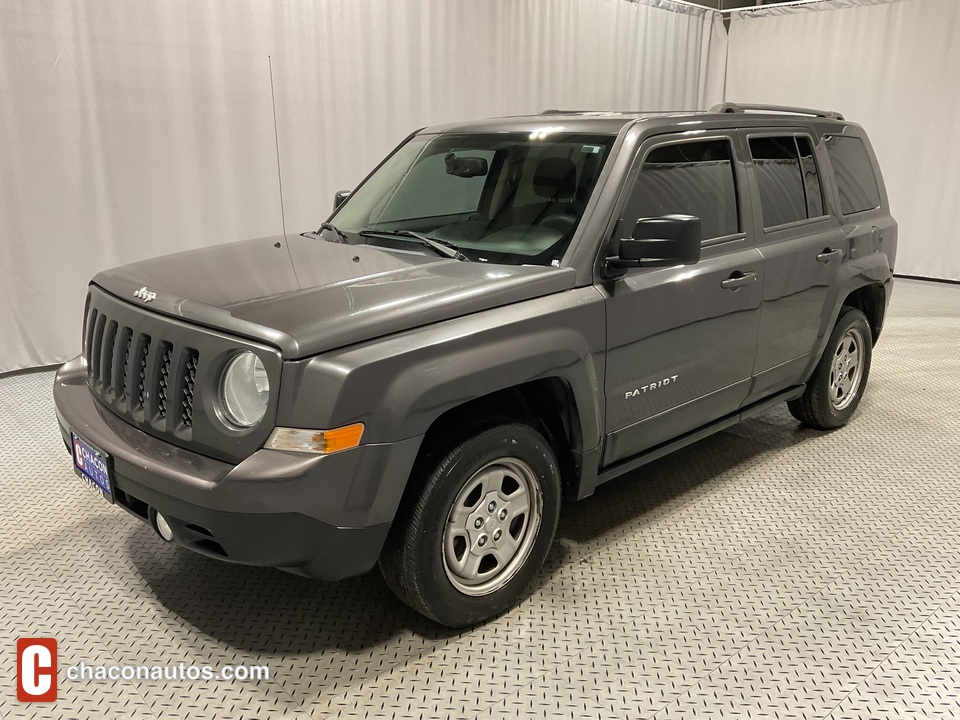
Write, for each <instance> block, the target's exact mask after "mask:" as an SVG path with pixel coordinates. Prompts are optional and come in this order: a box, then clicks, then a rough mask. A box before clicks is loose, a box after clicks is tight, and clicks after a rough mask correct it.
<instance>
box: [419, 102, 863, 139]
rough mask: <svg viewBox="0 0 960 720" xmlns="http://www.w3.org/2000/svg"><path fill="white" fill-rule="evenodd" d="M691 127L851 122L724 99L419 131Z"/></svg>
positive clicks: (609, 132)
mask: <svg viewBox="0 0 960 720" xmlns="http://www.w3.org/2000/svg"><path fill="white" fill-rule="evenodd" d="M681 123H682V124H683V126H684V129H687V130H694V129H697V128H698V127H699V128H710V127H745V128H752V127H759V126H765V127H770V126H774V127H787V126H794V127H796V126H797V125H803V126H812V125H816V126H819V127H824V126H826V127H831V126H832V127H833V128H838V127H842V126H847V125H850V124H851V123H847V122H845V121H844V120H843V117H842V116H841V115H840V114H839V113H836V112H831V111H822V110H811V109H806V108H792V107H786V106H770V105H736V104H734V103H725V104H723V105H717V106H714V107H713V108H711V109H710V110H659V111H650V110H637V111H632V110H545V111H543V112H541V113H539V114H536V115H512V116H507V117H495V118H486V119H483V120H471V121H466V122H455V123H446V124H443V125H434V126H431V127H427V128H424V129H423V130H422V131H421V132H423V133H488V132H518V133H532V132H537V131H542V130H545V129H550V130H552V131H555V132H557V131H561V130H562V131H564V132H571V133H586V134H607V135H617V134H619V133H620V131H621V130H623V128H624V127H626V126H627V125H633V124H642V125H645V126H648V127H650V128H651V129H654V128H663V129H667V128H676V127H677V125H679V124H681Z"/></svg>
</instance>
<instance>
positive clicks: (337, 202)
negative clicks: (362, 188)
mask: <svg viewBox="0 0 960 720" xmlns="http://www.w3.org/2000/svg"><path fill="white" fill-rule="evenodd" d="M352 192H353V190H337V192H335V193H334V194H333V209H334V210H337V209H338V208H339V207H340V206H341V205H343V204H344V203H345V202H346V201H347V198H348V197H350V193H352Z"/></svg>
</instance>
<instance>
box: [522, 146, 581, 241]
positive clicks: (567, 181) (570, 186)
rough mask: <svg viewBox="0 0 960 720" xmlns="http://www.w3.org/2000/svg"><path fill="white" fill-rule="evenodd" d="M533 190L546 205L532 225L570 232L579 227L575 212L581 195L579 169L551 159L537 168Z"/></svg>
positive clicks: (560, 158)
mask: <svg viewBox="0 0 960 720" xmlns="http://www.w3.org/2000/svg"><path fill="white" fill-rule="evenodd" d="M533 190H534V192H535V193H536V194H537V195H539V196H540V197H542V198H544V200H545V201H546V202H545V203H544V204H543V207H542V208H541V209H540V211H539V212H538V213H537V215H536V216H535V217H534V218H533V219H532V221H531V222H530V225H541V226H543V227H550V228H553V229H554V230H559V231H561V232H566V231H567V230H569V229H570V228H571V227H572V226H573V225H574V224H575V223H576V218H575V217H574V214H573V212H572V210H573V203H574V200H575V199H576V195H577V166H576V165H574V164H573V161H572V160H569V159H567V158H564V157H547V158H544V159H543V160H541V161H540V163H539V164H538V165H537V169H536V172H535V173H534V175H533Z"/></svg>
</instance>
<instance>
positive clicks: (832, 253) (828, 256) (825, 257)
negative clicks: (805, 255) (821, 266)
mask: <svg viewBox="0 0 960 720" xmlns="http://www.w3.org/2000/svg"><path fill="white" fill-rule="evenodd" d="M842 257H843V250H841V249H839V248H837V249H836V250H835V249H833V248H824V249H823V252H822V253H820V254H819V255H817V262H822V263H828V262H830V261H831V260H833V259H834V258H842Z"/></svg>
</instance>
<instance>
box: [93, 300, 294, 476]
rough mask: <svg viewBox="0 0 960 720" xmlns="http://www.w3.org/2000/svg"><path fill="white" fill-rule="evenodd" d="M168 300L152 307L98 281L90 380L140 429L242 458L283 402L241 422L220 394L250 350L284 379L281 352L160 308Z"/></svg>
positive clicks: (98, 394)
mask: <svg viewBox="0 0 960 720" xmlns="http://www.w3.org/2000/svg"><path fill="white" fill-rule="evenodd" d="M138 287H140V286H139V285H137V286H136V287H131V289H130V297H132V296H133V294H134V292H135V291H136V289H137V288H138ZM161 302H162V300H161V299H157V300H154V305H150V306H146V307H145V306H143V305H141V304H140V303H134V302H127V301H124V300H121V299H120V298H119V297H117V296H116V295H113V294H111V293H108V292H105V291H104V290H102V289H101V288H99V287H98V286H96V285H91V287H90V296H89V300H88V302H87V315H86V318H85V325H84V333H83V342H84V348H83V352H84V357H85V359H86V361H87V372H88V375H87V386H88V387H89V388H90V392H91V393H92V394H93V396H94V397H95V398H96V399H97V401H98V403H99V405H100V406H101V408H102V409H103V410H105V411H109V412H110V413H111V414H112V415H114V416H116V417H117V418H119V419H120V420H122V421H123V422H124V423H127V424H128V425H131V426H133V427H135V428H136V429H137V430H140V431H142V432H145V433H147V434H149V435H152V436H154V437H158V438H160V439H162V440H164V441H166V442H169V443H171V444H173V445H176V446H179V447H181V448H184V449H187V450H190V451H192V452H197V453H200V454H202V455H206V456H207V457H210V458H215V459H217V460H221V461H224V462H229V463H233V464H236V463H239V462H241V461H242V460H244V459H246V458H248V457H249V456H250V455H252V454H253V453H255V452H256V451H257V450H259V449H260V448H261V447H262V446H263V443H264V442H265V441H266V439H267V438H268V437H269V435H270V432H271V431H272V430H273V423H274V420H275V417H276V416H275V412H276V410H275V407H276V406H275V405H274V404H273V403H272V404H271V407H270V408H269V409H268V412H267V416H266V417H265V418H264V421H263V422H261V423H260V424H258V425H257V426H256V427H253V428H249V429H242V430H241V429H238V428H235V427H233V426H231V425H228V424H227V423H226V422H225V421H224V419H223V418H222V417H221V416H220V414H219V413H218V412H217V404H218V400H217V399H216V398H215V397H212V395H213V394H215V393H216V392H217V388H218V387H219V384H220V382H221V377H222V373H223V369H224V368H225V367H226V366H227V365H228V364H229V363H230V361H231V360H232V359H233V358H234V357H236V355H237V353H239V352H243V351H244V350H247V351H250V352H254V353H256V354H257V357H259V358H260V359H261V361H262V362H263V364H264V366H265V368H266V370H267V374H268V376H269V377H270V382H271V385H273V387H276V386H277V385H278V384H279V381H280V372H281V365H282V360H281V357H280V352H279V351H278V350H277V349H276V348H271V347H268V346H266V345H263V344H261V343H257V342H253V341H251V340H248V339H245V338H242V337H236V336H230V335H227V334H226V333H223V332H219V331H217V330H213V329H210V328H206V327H203V326H201V325H198V324H194V323H190V322H186V321H184V320H183V319H181V318H178V317H172V316H171V315H169V314H166V313H163V312H160V311H159V307H155V306H159V305H160V303H161ZM273 397H274V398H275V397H276V395H275V394H274V395H273ZM274 402H275V401H274Z"/></svg>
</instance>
